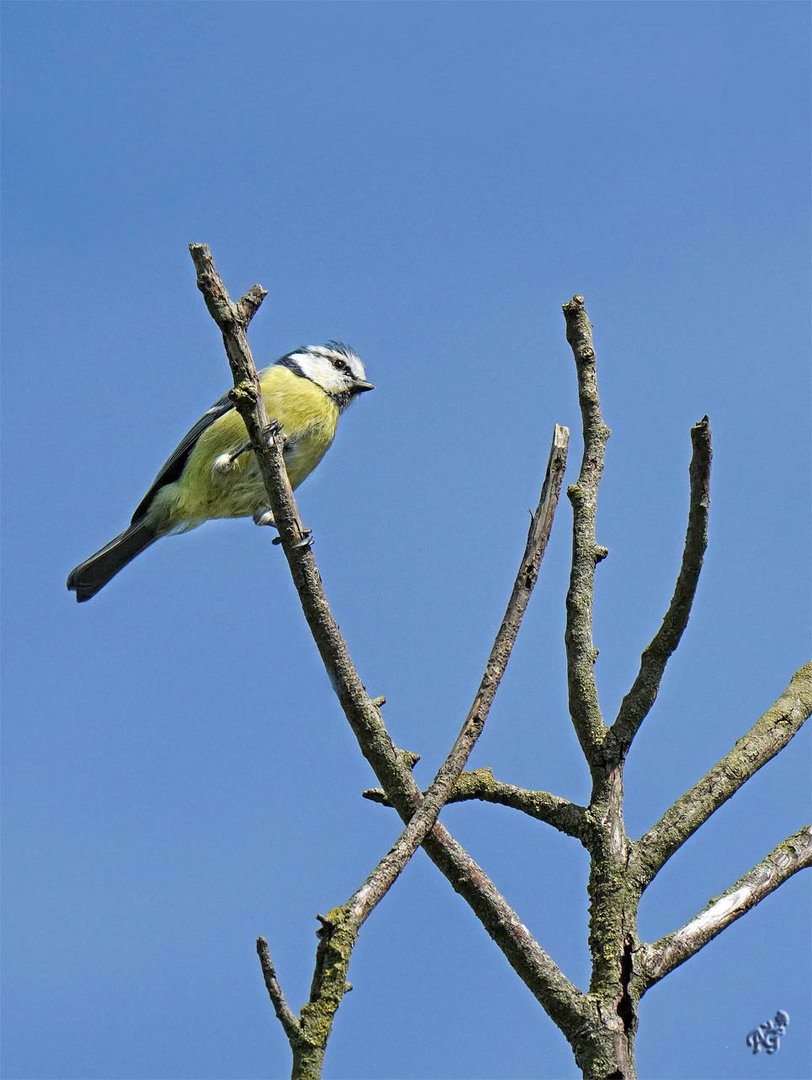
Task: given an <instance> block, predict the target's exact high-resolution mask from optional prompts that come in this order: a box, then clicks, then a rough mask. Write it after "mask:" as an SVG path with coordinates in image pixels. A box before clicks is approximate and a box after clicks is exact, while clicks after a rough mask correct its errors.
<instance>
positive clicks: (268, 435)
mask: <svg viewBox="0 0 812 1080" xmlns="http://www.w3.org/2000/svg"><path fill="white" fill-rule="evenodd" d="M281 431H282V424H281V423H280V422H279V421H278V420H269V421H268V423H267V424H266V425H265V428H264V429H263V432H262V434H263V435H264V436H265V440H266V441H267V442H270V441H271V440H272V439H273V438H274V436H276V435H279V434H280V433H281Z"/></svg>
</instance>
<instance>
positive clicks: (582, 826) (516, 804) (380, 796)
mask: <svg viewBox="0 0 812 1080" xmlns="http://www.w3.org/2000/svg"><path fill="white" fill-rule="evenodd" d="M363 796H364V798H365V799H369V800H370V802H376V803H380V804H381V805H383V806H391V805H392V804H391V802H390V801H389V799H387V797H386V793H385V792H384V790H383V789H382V788H373V789H370V790H368V791H365V792H363ZM473 799H478V800H480V801H481V802H489V803H495V804H497V805H499V806H508V807H510V808H511V809H513V810H519V811H520V812H521V813H523V814H527V815H528V817H532V818H535V819H536V820H537V821H543V822H545V823H546V824H547V825H552V826H553V828H554V829H558V831H559V832H563V833H566V835H567V836H573V837H575V838H576V839H577V840H581V841H582V842H585V840H586V837H587V836H588V834H589V822H588V820H587V816H586V814H587V811H586V807H585V806H578V804H577V803H573V802H570V801H569V799H565V798H563V797H562V796H561V795H553V794H551V793H550V792H549V791H529V790H528V789H527V788H520V787H516V786H515V785H513V784H506V783H504V782H503V781H501V780H497V779H496V777H495V776H494V775H493V772H492V771H491V770H490V769H488V768H484V769H474V770H473V771H471V772H463V773H460V777H459V779H458V780H457V783H456V784H455V785H454V790H453V791H452V792H451V794H450V796H449V797H448V799H446V805H448V804H449V803H458V802H470V801H471V800H473Z"/></svg>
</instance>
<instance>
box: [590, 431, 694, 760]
mask: <svg viewBox="0 0 812 1080" xmlns="http://www.w3.org/2000/svg"><path fill="white" fill-rule="evenodd" d="M691 443H692V445H693V454H692V457H691V465H690V469H689V476H690V483H691V498H690V507H689V510H688V528H687V530H686V533H685V547H684V549H683V552H682V565H681V566H680V572H679V576H678V578H677V583H676V586H675V588H674V595H673V596H672V597H671V603H670V605H669V607H668V611H667V612H666V613H665V617H664V618H663V621H662V625H661V626H660V629H659V630H658V631H657V633H656V634H655V635H654V637H653V638H652V640H651V642H650V643H649V644H648V645H647V646H646V648H645V650H644V651H643V655H642V657H641V659H640V670H639V672H638V674H637V678H636V679H635V680H634V683H633V684H632V687H631V689H630V690H629V692H628V694H627V695H626V697H625V698H624V699H623V702H622V704H621V706H620V710H619V712H618V715H617V720H615V722H614V724H613V725H612V727H611V728H610V731H609V740H608V741H609V742H611V744H613V746H612V752H613V754H614V755H615V757H616V759H617V760H618V761H621V760H622V759H623V758H624V757H625V756H626V753H627V752H628V749H629V747H630V746H631V744H632V740H633V739H634V737H635V735H636V734H637V732H638V730H639V728H640V725H641V724H642V723H643V721H644V720H645V718H646V716H647V715H648V713H649V711H650V709H651V707H652V705H653V704H654V702H655V700H656V698H657V694H658V693H659V690H660V682H661V680H662V677H663V672H664V671H665V666H666V664H667V663H668V660H669V658H670V656H671V654H672V653H673V652H674V650H675V649H676V648H677V646H678V645H679V643H680V640H681V638H682V635H683V633H684V631H685V627H686V626H687V625H688V619H689V618H690V615H691V606H692V604H693V601H694V595H695V594H696V586H697V582H698V581H699V574H700V571H701V570H702V560H703V558H704V555H705V549H706V548H707V546H708V509H709V507H710V473H711V458H712V449H711V429H710V421H709V420H708V418H707V416H705V417H703V418H702V420H700V421H699V423H697V424H695V425H694V426H693V428H692V429H691Z"/></svg>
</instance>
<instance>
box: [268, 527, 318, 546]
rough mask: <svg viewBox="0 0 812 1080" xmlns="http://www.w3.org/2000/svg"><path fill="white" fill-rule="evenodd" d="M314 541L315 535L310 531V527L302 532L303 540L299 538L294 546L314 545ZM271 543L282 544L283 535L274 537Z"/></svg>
mask: <svg viewBox="0 0 812 1080" xmlns="http://www.w3.org/2000/svg"><path fill="white" fill-rule="evenodd" d="M314 541H315V537H314V536H313V533H312V532H311V531H310V529H305V530H304V533H303V534H302V538H301V540H297V541H296V543H295V544H293V547H295V548H305V547H312V546H313V543H314ZM271 543H272V544H281V543H282V537H281V536H275V537H274V538H273V540H271Z"/></svg>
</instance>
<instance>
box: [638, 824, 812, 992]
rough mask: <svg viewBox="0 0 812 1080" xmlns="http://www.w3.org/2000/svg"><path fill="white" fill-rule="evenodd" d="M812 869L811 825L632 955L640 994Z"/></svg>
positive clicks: (784, 842)
mask: <svg viewBox="0 0 812 1080" xmlns="http://www.w3.org/2000/svg"><path fill="white" fill-rule="evenodd" d="M809 866H812V826H809V825H807V826H805V827H804V828H803V829H801V830H800V832H797V833H795V835H794V836H790V837H789V838H788V839H787V840H784V841H783V843H781V844H779V845H778V846H777V847H775V848H773V850H772V851H771V852H770V854H769V855H768V856H767V857H766V858H765V859H762V861H761V862H760V863H759V864H758V866H756V867H754V868H753V869H752V870H751V871H750V872H749V873H747V874H745V875H744V877H742V878H739V880H738V881H737V882H736V884H735V885H733V886H732V887H731V888H730V889H728V890H727V891H726V892H724V893H722V895H721V896H719V897H716V898H715V899H714V900H711V901H710V903H709V904H708V905H707V906H706V907H705V909H704V910H703V911H701V912H700V913H699V914H698V915H696V916H694V918H693V919H691V921H690V922H688V923H686V924H685V926H683V927H681V928H680V929H679V930H676V931H674V933H673V934H667V935H666V936H665V937H662V938H660V940H659V941H655V942H654V944H652V945H644V946H643V947H642V948H641V949H640V950H639V951H638V952H637V953H636V955H635V960H634V967H635V973H636V974H637V975H638V977H639V978H640V980H641V984H642V990H641V995H642V994H644V993H645V992H646V991H647V990H648V989H650V988H651V987H652V986H653V985H654V984H655V983H656V982H659V980H660V979H662V978H663V977H664V976H666V975H667V974H668V973H669V972H670V971H673V970H674V968H675V967H679V965H680V964H684V963H685V961H686V960H688V959H690V958H691V957H692V956H694V955H695V954H696V953H698V952H699V950H700V949H701V948H702V947H703V946H704V945H707V943H708V942H709V941H712V940H713V939H714V938H715V937H716V935H717V934H720V933H721V932H722V931H723V930H724V929H725V927H726V926H730V924H731V923H732V922H735V921H736V919H740V918H741V916H742V915H744V914H745V912H747V911H750V909H751V908H754V907H755V906H756V904H758V903H759V902H760V901H761V900H763V899H764V897H765V896H769V895H770V893H771V892H774V891H775V890H776V889H777V888H778V886H779V885H781V884H783V883H784V882H785V881H786V880H787V879H788V878H790V877H792V875H793V874H797V873H798V871H799V870H802V869H804V868H805V867H809Z"/></svg>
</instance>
